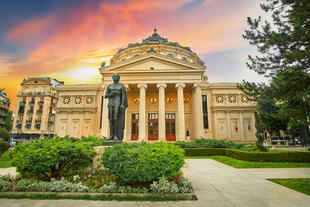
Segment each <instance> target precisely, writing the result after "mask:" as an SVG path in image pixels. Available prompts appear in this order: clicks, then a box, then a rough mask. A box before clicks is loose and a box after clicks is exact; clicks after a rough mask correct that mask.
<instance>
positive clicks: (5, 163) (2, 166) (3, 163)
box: [0, 160, 12, 168]
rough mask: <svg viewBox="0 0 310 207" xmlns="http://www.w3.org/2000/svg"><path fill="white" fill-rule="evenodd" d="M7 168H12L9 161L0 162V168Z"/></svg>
mask: <svg viewBox="0 0 310 207" xmlns="http://www.w3.org/2000/svg"><path fill="white" fill-rule="evenodd" d="M8 167H12V165H11V161H3V160H0V168H8Z"/></svg>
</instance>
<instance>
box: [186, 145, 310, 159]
mask: <svg viewBox="0 0 310 207" xmlns="http://www.w3.org/2000/svg"><path fill="white" fill-rule="evenodd" d="M184 150H185V155H186V156H214V155H225V156H229V157H232V158H235V159H239V160H244V161H250V162H310V152H294V151H292V152H287V151H284V152H245V151H240V150H234V149H214V148H185V149H184Z"/></svg>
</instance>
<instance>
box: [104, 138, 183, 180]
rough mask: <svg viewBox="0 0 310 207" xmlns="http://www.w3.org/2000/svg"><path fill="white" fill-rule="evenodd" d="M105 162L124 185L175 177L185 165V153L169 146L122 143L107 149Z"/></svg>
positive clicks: (109, 171) (109, 170) (162, 144)
mask: <svg viewBox="0 0 310 207" xmlns="http://www.w3.org/2000/svg"><path fill="white" fill-rule="evenodd" d="M102 163H103V166H104V167H105V168H107V172H108V173H111V174H114V175H115V176H116V177H117V178H118V180H119V181H121V182H122V183H137V182H151V181H153V180H158V178H159V177H162V176H165V177H167V178H170V177H172V176H173V175H174V174H176V173H177V172H179V170H180V168H181V167H182V166H183V164H184V151H183V149H181V148H180V147H178V146H175V145H174V144H170V143H153V144H149V143H133V144H128V143H122V144H117V145H113V146H112V147H108V148H106V149H105V150H104V152H103V154H102Z"/></svg>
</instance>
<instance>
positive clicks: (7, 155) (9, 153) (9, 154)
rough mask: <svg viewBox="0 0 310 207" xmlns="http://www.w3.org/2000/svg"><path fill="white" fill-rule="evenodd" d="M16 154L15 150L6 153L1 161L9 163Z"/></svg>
mask: <svg viewBox="0 0 310 207" xmlns="http://www.w3.org/2000/svg"><path fill="white" fill-rule="evenodd" d="M14 154H15V152H14V151H13V150H8V151H5V152H4V153H3V154H2V156H1V160H2V161H9V160H12V159H13V156H14Z"/></svg>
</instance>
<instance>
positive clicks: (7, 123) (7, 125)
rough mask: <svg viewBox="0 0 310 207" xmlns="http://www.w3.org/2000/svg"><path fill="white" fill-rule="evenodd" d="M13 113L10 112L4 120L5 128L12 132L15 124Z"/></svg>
mask: <svg viewBox="0 0 310 207" xmlns="http://www.w3.org/2000/svg"><path fill="white" fill-rule="evenodd" d="M12 114H13V112H12V111H9V112H8V113H7V115H6V117H5V120H4V127H5V128H6V130H7V131H11V129H12V126H13V122H12Z"/></svg>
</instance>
